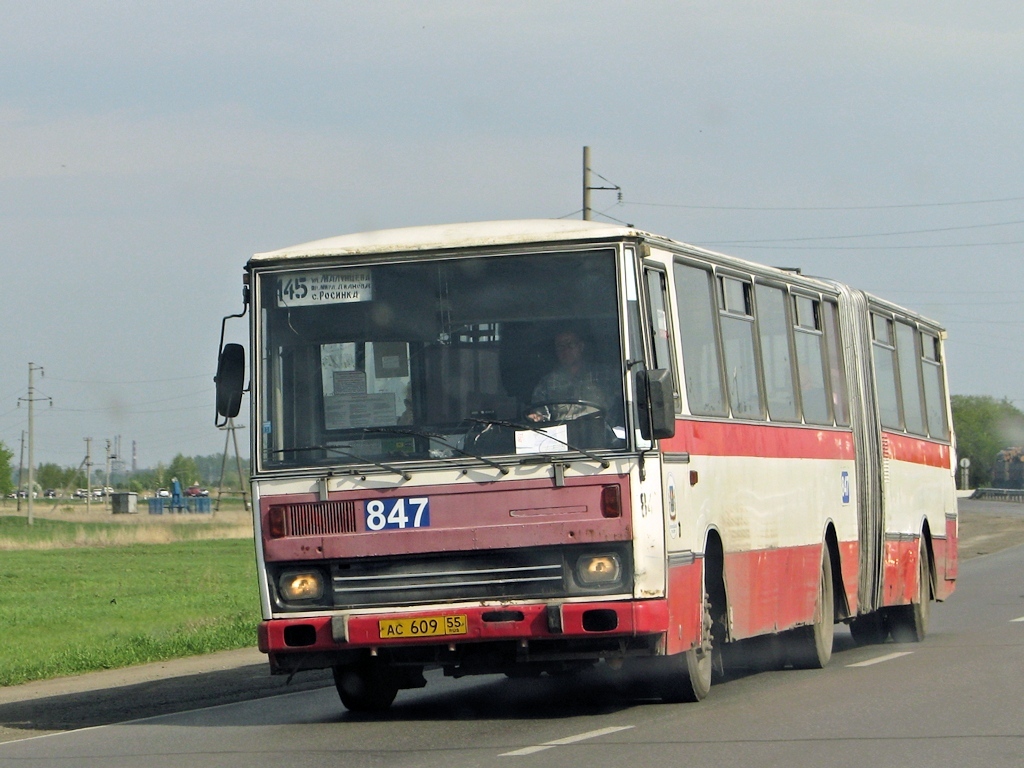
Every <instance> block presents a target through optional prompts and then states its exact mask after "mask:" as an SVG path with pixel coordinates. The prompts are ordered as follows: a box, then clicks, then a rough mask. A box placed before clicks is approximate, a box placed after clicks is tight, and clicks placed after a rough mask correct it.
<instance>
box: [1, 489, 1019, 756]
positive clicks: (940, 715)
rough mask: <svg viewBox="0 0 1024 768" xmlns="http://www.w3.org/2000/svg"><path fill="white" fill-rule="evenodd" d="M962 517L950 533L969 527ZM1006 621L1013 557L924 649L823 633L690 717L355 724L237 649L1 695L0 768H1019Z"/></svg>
mask: <svg viewBox="0 0 1024 768" xmlns="http://www.w3.org/2000/svg"><path fill="white" fill-rule="evenodd" d="M962 512H963V513H964V517H963V519H964V521H965V522H966V520H967V518H968V516H969V515H970V514H972V513H971V512H969V511H968V510H967V509H964V508H962ZM998 512H999V514H1000V515H1010V516H1011V517H1012V516H1014V515H1017V513H1018V512H1024V507H1018V506H1017V505H1012V509H1011V508H1010V505H1007V507H1005V508H1002V509H999V510H998ZM974 514H978V515H981V514H982V513H980V512H977V511H975V513H974ZM1017 516H1018V517H1020V518H1021V520H1022V521H1024V514H1020V515H1017ZM997 528H998V526H997ZM1011 528H1012V526H1011ZM969 529H970V526H968V525H964V526H963V528H962V533H967V532H968V530H969ZM978 531H981V532H980V533H978ZM975 535H977V536H980V537H982V538H979V539H978V542H979V547H981V545H983V544H984V543H985V542H989V543H990V544H989V545H985V546H984V547H982V548H988V547H989V546H990V545H991V546H992V547H995V546H996V545H995V544H992V542H994V541H998V539H992V538H991V531H988V530H987V529H986V528H985V527H984V526H980V525H979V526H978V527H977V529H976V532H975V533H972V534H971V536H965V538H964V540H965V542H967V541H970V540H971V537H972V536H975ZM986 537H988V538H986ZM962 552H963V548H962ZM964 555H965V557H969V554H968V553H966V552H965V553H964ZM1015 619H1024V547H1020V546H1015V547H1011V548H1010V549H1001V550H1000V551H999V552H997V553H996V554H987V555H985V556H983V557H973V558H971V559H967V560H965V562H963V563H962V565H961V579H960V582H959V585H958V590H957V592H956V593H955V594H954V596H953V597H952V598H951V599H950V600H949V601H948V602H947V603H944V604H941V605H937V606H935V607H934V609H933V611H932V627H931V633H930V635H929V637H928V638H927V639H926V641H925V642H924V643H922V644H910V645H895V644H893V643H888V644H886V645H883V646H869V647H864V648H856V647H853V645H852V643H851V641H850V639H849V636H848V634H847V633H846V632H845V631H837V639H836V642H837V652H836V653H835V655H834V656H833V660H832V664H831V665H830V666H829V667H828V668H827V669H825V670H822V671H792V670H786V671H781V672H761V671H757V670H751V671H747V672H745V673H741V674H738V675H737V676H735V677H733V678H732V679H730V680H727V681H725V682H724V683H722V684H720V685H716V686H715V687H713V689H712V691H711V694H710V696H709V697H708V699H707V700H706V701H704V702H702V703H701V704H697V705H664V704H659V703H654V702H652V701H651V700H649V699H648V698H647V697H646V689H645V687H644V685H643V684H642V682H636V681H634V682H632V683H631V682H629V681H628V680H623V679H621V678H620V677H618V676H615V675H611V674H610V673H607V672H601V671H595V672H594V673H590V674H586V675H581V676H579V677H577V678H571V679H567V678H559V679H548V678H542V679H541V680H540V681H537V682H531V683H527V682H525V681H513V680H505V679H504V678H499V677H486V678H468V679H463V680H447V679H444V678H441V677H439V676H437V675H431V676H428V677H429V679H430V682H429V684H428V686H427V687H426V688H425V689H423V690H420V691H403V692H402V693H400V694H399V698H398V700H397V701H396V703H395V705H394V707H393V709H392V711H391V712H390V713H389V714H388V715H387V716H386V717H383V718H366V717H362V718H360V717H355V716H352V715H349V714H347V713H345V712H344V710H343V709H342V707H341V705H340V703H339V702H338V699H337V696H336V694H335V692H334V691H333V688H325V687H324V686H325V685H326V684H327V683H328V681H327V678H326V677H325V676H324V675H323V674H322V673H317V674H316V675H313V674H310V675H308V676H307V677H306V678H304V679H301V680H299V679H297V680H296V681H295V682H294V683H293V685H292V686H291V687H290V688H284V687H283V684H284V681H283V680H282V679H281V678H269V677H267V675H266V669H265V667H264V666H263V665H262V664H260V663H258V659H257V657H253V656H251V655H250V656H249V657H246V656H245V654H246V653H250V654H251V652H240V653H239V654H237V657H232V656H230V655H221V656H218V657H216V659H219V662H218V661H211V659H210V658H207V659H201V660H192V661H191V662H190V663H191V664H193V665H195V667H194V669H193V670H192V673H191V674H178V673H179V672H180V671H181V668H180V667H178V666H176V665H163V666H164V669H165V672H166V674H167V675H171V676H170V677H166V676H164V677H160V676H158V675H157V673H158V672H159V670H150V671H149V674H148V678H147V679H133V677H132V676H138V675H142V674H143V668H137V669H136V670H127V671H121V672H117V673H101V674H102V675H108V676H111V675H121V676H122V677H121V678H117V680H118V681H115V682H111V683H110V684H108V685H106V686H104V685H97V684H96V682H97V678H96V677H94V676H87V677H88V678H90V680H91V682H90V681H88V680H85V681H83V680H79V679H75V681H54V682H51V683H48V684H35V686H36V688H35V689H34V691H28V690H27V687H25V686H21V687H19V688H20V689H22V690H21V691H20V694H19V693H18V692H13V693H12V691H13V689H7V690H3V689H0V724H2V725H3V726H4V727H5V728H6V730H5V731H4V732H3V734H4V736H5V737H6V738H12V737H13V738H18V739H21V740H20V741H9V742H8V743H6V744H0V766H8V765H11V766H15V765H16V766H38V765H46V766H51V765H69V766H70V765H74V766H92V765H96V766H100V765H102V766H104V767H105V768H106V767H111V768H114V767H116V766H170V765H175V766H177V765H188V766H190V768H201V767H202V766H233V765H239V766H243V765H244V766H246V768H256V767H258V766H264V765H266V766H269V765H274V766H278V765H280V763H282V762H287V763H294V764H298V765H303V766H318V765H332V766H336V765H339V764H344V765H345V766H346V767H348V766H353V767H355V766H379V765H383V764H386V765H388V766H406V765H409V766H412V765H415V766H444V767H445V768H451V767H452V766H473V765H493V764H495V763H496V762H497V763H498V764H502V763H505V762H508V763H511V764H513V765H514V764H518V763H520V762H525V761H529V764H530V765H560V766H561V765H578V764H580V763H583V762H587V763H594V764H597V763H601V764H605V763H612V764H614V763H616V762H628V761H636V760H638V759H643V760H645V761H647V760H653V761H656V762H657V763H658V764H667V763H669V762H671V763H676V764H679V763H686V764H690V765H714V766H716V768H719V767H721V766H731V765H751V764H753V765H758V766H774V765H787V766H793V765H797V766H805V765H806V766H811V765H828V766H845V765H850V766H853V765H856V766H858V768H860V767H862V766H864V765H876V764H880V763H882V764H894V765H900V766H901V768H913V767H914V766H924V765H929V766H932V765H954V764H955V765H957V766H964V767H966V768H969V767H971V766H982V765H984V766H986V767H992V766H1003V765H1007V766H1009V765H1013V766H1019V765H1021V764H1024V720H1022V717H1021V714H1020V710H1021V706H1020V701H1021V695H1020V691H1021V690H1024V620H1022V621H1015ZM177 664H185V662H179V663H177ZM211 664H213V665H214V667H215V668H212V669H209V668H204V665H206V666H207V667H209V666H210V665H211ZM218 664H219V666H220V668H216V667H217V665H218ZM855 665H860V666H855ZM151 666H156V667H160V666H161V665H151ZM143 677H146V676H145V675H143ZM154 677H155V679H153V678H154ZM109 679H110V680H114V678H109ZM76 681H77V685H78V687H79V689H78V690H68V686H71V687H72V688H74V686H75V684H76ZM47 685H49V686H50V688H49V689H48V691H49V694H48V695H47V689H46V686H47ZM61 686H63V688H62V687H61ZM19 695H20V698H19ZM5 697H6V698H5ZM253 697H258V698H253ZM176 710H177V711H178V713H177V714H168V713H169V712H173V711H176ZM182 710H187V711H182ZM129 718H136V719H132V720H131V721H130V722H123V721H124V720H126V719H129ZM69 729H75V730H69ZM55 731H67V732H64V733H53V732H55ZM33 734H40V735H41V736H40V737H37V738H29V739H26V738H25V737H26V736H31V735H33ZM44 734H52V735H44Z"/></svg>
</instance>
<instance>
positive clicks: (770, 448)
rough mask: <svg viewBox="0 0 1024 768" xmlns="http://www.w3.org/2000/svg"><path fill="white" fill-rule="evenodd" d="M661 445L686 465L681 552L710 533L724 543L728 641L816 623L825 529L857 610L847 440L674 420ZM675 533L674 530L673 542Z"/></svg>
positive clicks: (792, 429)
mask: <svg viewBox="0 0 1024 768" xmlns="http://www.w3.org/2000/svg"><path fill="white" fill-rule="evenodd" d="M661 447H662V450H665V451H672V452H676V455H681V454H682V453H683V452H685V455H687V457H688V462H689V464H688V467H689V470H688V471H687V473H686V474H683V473H682V472H679V473H677V476H676V477H675V480H674V483H673V485H674V486H675V495H676V496H677V497H678V503H679V508H680V509H679V519H680V521H681V531H682V533H681V535H680V538H681V540H682V541H681V543H682V544H683V546H688V547H690V548H693V549H695V550H699V548H701V547H703V545H704V541H703V537H704V536H705V535H706V532H707V530H708V528H713V529H715V530H716V531H717V532H718V533H719V535H720V536H721V538H722V544H723V549H724V556H725V562H724V568H725V574H724V576H725V587H726V598H727V600H728V610H729V616H730V636H731V637H732V638H734V639H738V638H743V637H752V636H755V635H761V634H766V633H771V632H777V631H782V630H784V629H789V628H791V627H795V626H799V625H804V624H808V623H810V622H811V621H812V620H813V617H814V606H815V601H816V597H817V589H818V578H819V573H820V568H821V557H822V544H823V541H824V536H825V531H826V528H827V526H828V525H829V524H831V525H833V526H834V527H835V532H836V537H837V540H838V542H839V545H840V549H839V552H840V557H841V558H842V559H841V562H840V568H841V573H842V584H841V585H837V588H840V589H843V590H844V591H845V593H846V595H847V599H848V600H849V602H850V604H852V605H853V606H856V605H857V600H856V593H857V587H858V579H859V563H858V556H859V545H858V537H857V482H856V475H855V473H854V463H853V440H852V434H851V433H850V432H848V431H846V430H836V429H817V428H807V427H797V426H790V425H776V424H772V425H769V424H749V423H737V422H725V421H698V420H689V419H685V420H677V422H676V436H675V437H674V438H672V439H670V440H663V441H662V443H661ZM670 471H671V470H670ZM678 475H682V476H681V477H680V476H678ZM688 476H689V478H688ZM669 495H670V496H672V495H673V494H672V493H670V494H669ZM670 520H671V506H670ZM672 530H673V529H672V527H671V524H670V526H669V538H670V541H671V538H672V536H671V534H672Z"/></svg>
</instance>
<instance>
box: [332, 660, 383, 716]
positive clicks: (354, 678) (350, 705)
mask: <svg viewBox="0 0 1024 768" xmlns="http://www.w3.org/2000/svg"><path fill="white" fill-rule="evenodd" d="M334 687H335V688H337V689H338V696H339V697H340V698H341V703H342V704H344V705H345V709H347V710H348V711H349V712H367V713H372V712H386V711H387V709H388V708H389V707H390V706H391V703H392V702H393V701H394V700H395V696H397V695H398V688H399V684H398V677H397V675H395V673H394V671H393V670H391V669H389V668H388V667H387V666H385V665H384V664H379V663H375V662H361V663H358V664H345V665H342V666H337V667H335V668H334Z"/></svg>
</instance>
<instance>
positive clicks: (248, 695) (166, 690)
mask: <svg viewBox="0 0 1024 768" xmlns="http://www.w3.org/2000/svg"><path fill="white" fill-rule="evenodd" d="M959 511H960V557H961V558H962V559H969V558H972V557H979V556H983V555H988V554H992V553H993V552H998V551H1000V550H1003V549H1007V548H1009V547H1014V546H1018V545H1021V544H1024V504H1020V503H1014V502H1002V501H975V500H972V499H961V500H960V502H959ZM330 685H332V680H331V675H330V672H328V671H326V670H312V671H309V672H305V673H300V674H299V675H297V676H296V677H295V678H294V679H293V680H292V681H291V682H290V683H289V681H288V680H287V678H286V677H283V676H281V677H272V676H271V675H270V672H269V667H268V665H267V661H266V657H265V656H264V655H263V654H262V653H260V652H259V651H258V650H256V649H255V648H247V649H243V650H239V651H225V652H223V653H214V654H209V655H207V656H197V657H192V658H187V659H177V660H174V661H165V662H157V663H154V664H143V665H139V666H136V667H128V668H125V669H113V670H106V671H103V672H93V673H90V674H86V675H79V676H77V677H67V678H58V679H55V680H44V681H40V682H35V683H26V684H24V685H17V686H10V687H6V688H0V742H4V741H14V740H18V739H26V738H32V737H35V736H43V735H47V734H52V733H59V732H62V731H69V730H75V729H78V728H88V727H93V726H99V725H108V724H111V723H119V722H124V721H126V720H135V719H139V718H145V717H152V716H155V715H163V714H168V713H172V712H181V711H185V710H194V709H201V708H204V707H212V706H218V705H221V704H230V703H234V702H238V701H247V700H250V699H258V698H265V697H268V696H275V695H278V694H282V693H289V692H293V691H304V690H310V689H314V688H323V687H326V686H330ZM340 706H341V705H340V703H339V707H340Z"/></svg>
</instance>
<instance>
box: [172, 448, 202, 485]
mask: <svg viewBox="0 0 1024 768" xmlns="http://www.w3.org/2000/svg"><path fill="white" fill-rule="evenodd" d="M167 475H168V477H169V478H171V479H173V478H175V477H176V478H178V482H179V483H181V487H182V488H183V489H184V488H188V487H189V486H190V485H192V484H193V483H198V482H199V468H198V467H197V466H196V461H195V459H193V458H192V457H191V456H183V455H181V454H180V453H179V454H178V455H177V456H175V457H174V458H173V459H172V460H171V466H169V467H168V468H167ZM168 482H170V480H168Z"/></svg>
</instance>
